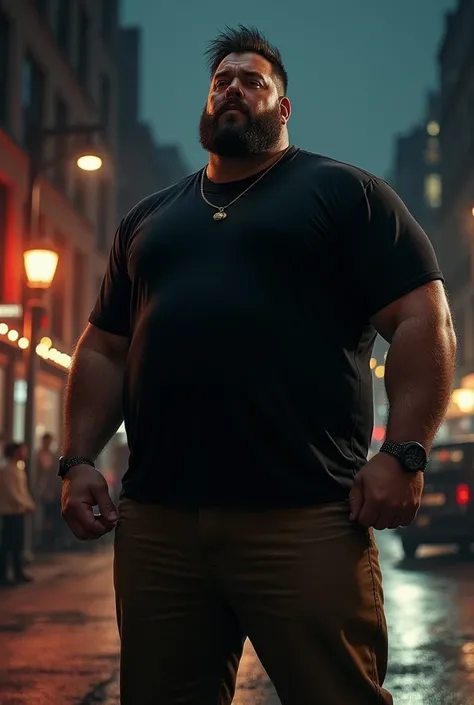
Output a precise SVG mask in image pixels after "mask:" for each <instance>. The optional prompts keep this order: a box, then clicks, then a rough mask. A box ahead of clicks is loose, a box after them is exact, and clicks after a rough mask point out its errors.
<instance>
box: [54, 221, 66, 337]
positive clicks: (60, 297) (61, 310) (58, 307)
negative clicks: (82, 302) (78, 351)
mask: <svg viewBox="0 0 474 705" xmlns="http://www.w3.org/2000/svg"><path fill="white" fill-rule="evenodd" d="M55 246H56V248H57V252H58V254H59V260H58V266H57V269H56V274H55V275H54V282H53V285H52V287H51V307H50V314H51V333H52V335H53V338H54V339H59V340H61V341H64V315H65V305H64V304H65V297H64V288H65V284H66V275H67V273H66V271H65V267H66V261H65V251H66V241H65V239H64V237H63V236H62V235H60V234H57V235H56V237H55Z"/></svg>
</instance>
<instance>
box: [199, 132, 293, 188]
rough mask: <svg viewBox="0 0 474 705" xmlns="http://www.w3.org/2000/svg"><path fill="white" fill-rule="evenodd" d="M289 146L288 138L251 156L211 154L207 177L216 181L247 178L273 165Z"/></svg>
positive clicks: (222, 181)
mask: <svg viewBox="0 0 474 705" xmlns="http://www.w3.org/2000/svg"><path fill="white" fill-rule="evenodd" d="M288 147H289V142H288V139H286V140H284V141H282V142H281V143H280V144H278V145H277V146H276V147H275V148H274V149H272V150H270V151H268V152H263V153H262V154H254V155H252V156H249V157H240V158H236V157H220V156H219V155H218V154H209V164H208V166H207V178H208V179H210V180H211V181H215V182H216V183H225V182H227V181H240V180H241V179H246V178H248V177H249V176H253V175H254V174H258V172H259V171H263V169H266V168H268V167H269V166H271V165H272V164H273V163H274V162H275V161H277V159H279V158H280V157H281V156H282V154H283V152H285V151H286V150H287V149H288Z"/></svg>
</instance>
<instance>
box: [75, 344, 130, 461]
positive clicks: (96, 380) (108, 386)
mask: <svg viewBox="0 0 474 705" xmlns="http://www.w3.org/2000/svg"><path fill="white" fill-rule="evenodd" d="M124 367H125V366H124V362H123V361H122V360H113V359H110V358H109V357H107V356H106V355H104V354H103V353H101V352H98V351H97V350H93V349H89V348H87V347H83V346H79V348H78V349H77V351H76V354H75V356H74V359H73V364H72V367H71V371H70V374H69V381H68V386H67V391H66V405H65V434H64V437H65V441H64V449H63V452H64V454H65V455H69V456H71V455H85V456H88V457H92V458H94V459H95V458H96V457H97V456H98V455H99V453H100V452H101V451H102V450H103V448H104V446H105V445H106V443H107V442H108V441H109V440H110V438H111V437H112V436H113V434H114V433H115V431H116V430H117V429H118V427H119V426H120V423H121V421H122V386H123V375H124Z"/></svg>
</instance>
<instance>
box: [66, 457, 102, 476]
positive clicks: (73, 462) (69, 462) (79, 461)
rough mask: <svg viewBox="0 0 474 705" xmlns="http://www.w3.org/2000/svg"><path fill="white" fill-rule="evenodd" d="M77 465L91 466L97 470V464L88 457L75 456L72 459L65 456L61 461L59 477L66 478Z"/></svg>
mask: <svg viewBox="0 0 474 705" xmlns="http://www.w3.org/2000/svg"><path fill="white" fill-rule="evenodd" d="M77 465H90V466H91V467H93V468H95V462H94V461H93V460H92V458H89V457H88V456H86V455H74V456H71V457H70V458H67V457H65V456H63V457H61V458H60V459H59V471H58V475H59V477H64V476H65V474H66V473H67V471H68V470H70V469H71V468H74V467H76V466H77Z"/></svg>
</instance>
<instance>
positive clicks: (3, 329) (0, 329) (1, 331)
mask: <svg viewBox="0 0 474 705" xmlns="http://www.w3.org/2000/svg"><path fill="white" fill-rule="evenodd" d="M7 333H8V326H7V324H6V323H0V335H6V334H7Z"/></svg>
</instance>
